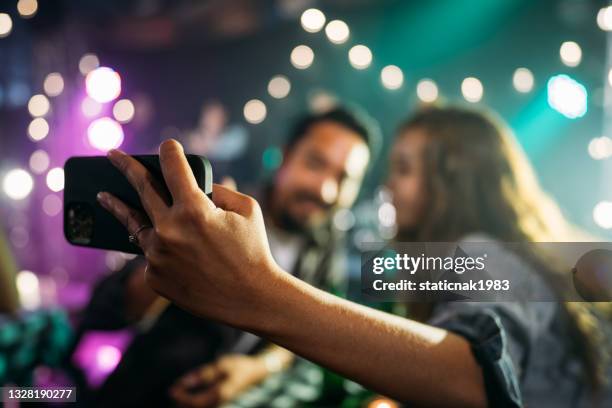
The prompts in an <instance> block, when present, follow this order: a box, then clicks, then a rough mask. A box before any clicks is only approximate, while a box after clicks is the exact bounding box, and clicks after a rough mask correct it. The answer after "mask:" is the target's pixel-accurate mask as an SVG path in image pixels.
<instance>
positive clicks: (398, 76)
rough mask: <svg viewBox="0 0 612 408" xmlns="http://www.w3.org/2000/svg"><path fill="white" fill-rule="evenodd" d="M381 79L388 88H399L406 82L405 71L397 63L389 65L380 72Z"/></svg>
mask: <svg viewBox="0 0 612 408" xmlns="http://www.w3.org/2000/svg"><path fill="white" fill-rule="evenodd" d="M380 80H381V82H382V84H383V86H384V87H385V88H387V89H391V90H393V89H399V88H401V87H402V84H403V83H404V73H403V72H402V70H401V69H400V67H397V66H395V65H387V66H386V67H384V68H383V69H382V71H381V72H380Z"/></svg>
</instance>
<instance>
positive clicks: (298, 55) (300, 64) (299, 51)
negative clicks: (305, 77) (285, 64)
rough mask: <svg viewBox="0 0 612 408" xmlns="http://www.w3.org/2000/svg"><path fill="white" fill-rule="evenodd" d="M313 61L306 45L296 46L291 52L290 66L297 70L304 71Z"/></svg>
mask: <svg viewBox="0 0 612 408" xmlns="http://www.w3.org/2000/svg"><path fill="white" fill-rule="evenodd" d="M313 61H314V52H313V51H312V49H311V48H310V47H309V46H307V45H298V46H297V47H295V48H294V49H293V51H291V64H292V65H293V66H294V67H296V68H297V69H306V68H308V67H310V66H311V65H312V62H313Z"/></svg>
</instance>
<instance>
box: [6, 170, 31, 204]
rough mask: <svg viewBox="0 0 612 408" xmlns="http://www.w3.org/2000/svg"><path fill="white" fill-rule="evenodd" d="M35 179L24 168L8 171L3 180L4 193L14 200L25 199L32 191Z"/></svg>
mask: <svg viewBox="0 0 612 408" xmlns="http://www.w3.org/2000/svg"><path fill="white" fill-rule="evenodd" d="M33 187H34V180H33V179H32V176H31V175H30V173H28V172H27V171H25V170H23V169H13V170H11V171H9V172H8V173H6V175H5V176H4V180H3V181H2V189H3V190H4V193H5V194H6V195H7V196H8V197H9V198H11V199H13V200H23V199H24V198H26V197H27V196H29V195H30V193H31V192H32V188H33Z"/></svg>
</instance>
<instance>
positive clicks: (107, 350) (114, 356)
mask: <svg viewBox="0 0 612 408" xmlns="http://www.w3.org/2000/svg"><path fill="white" fill-rule="evenodd" d="M119 361H121V351H120V350H119V349H118V348H117V347H115V346H110V345H104V346H101V347H100V348H99V349H98V351H97V352H96V365H97V366H98V369H99V370H100V371H102V372H104V373H110V372H111V371H113V370H114V369H115V367H117V364H119Z"/></svg>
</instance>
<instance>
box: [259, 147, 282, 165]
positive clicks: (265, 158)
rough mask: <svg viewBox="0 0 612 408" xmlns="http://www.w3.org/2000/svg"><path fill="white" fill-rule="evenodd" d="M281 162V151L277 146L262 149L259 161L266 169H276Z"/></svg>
mask: <svg viewBox="0 0 612 408" xmlns="http://www.w3.org/2000/svg"><path fill="white" fill-rule="evenodd" d="M282 162H283V153H282V152H281V149H279V148H278V147H277V146H270V147H268V148H267V149H266V150H264V152H263V154H262V156H261V163H262V165H263V167H264V169H266V170H270V171H271V170H276V169H277V168H278V167H279V166H280V165H281V163H282Z"/></svg>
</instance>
